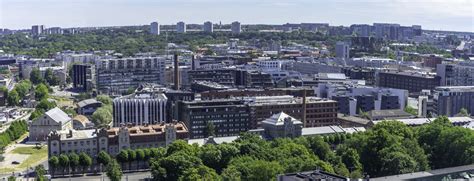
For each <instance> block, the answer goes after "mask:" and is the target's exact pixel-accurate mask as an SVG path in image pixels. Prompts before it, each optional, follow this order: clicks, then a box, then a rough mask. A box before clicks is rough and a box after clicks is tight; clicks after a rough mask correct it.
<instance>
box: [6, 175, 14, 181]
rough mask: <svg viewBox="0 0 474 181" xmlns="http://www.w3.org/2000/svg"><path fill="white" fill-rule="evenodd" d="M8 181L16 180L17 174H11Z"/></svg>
mask: <svg viewBox="0 0 474 181" xmlns="http://www.w3.org/2000/svg"><path fill="white" fill-rule="evenodd" d="M8 181H16V177H15V176H9V177H8Z"/></svg>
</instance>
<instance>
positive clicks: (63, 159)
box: [59, 154, 69, 175]
mask: <svg viewBox="0 0 474 181" xmlns="http://www.w3.org/2000/svg"><path fill="white" fill-rule="evenodd" d="M59 165H61V167H62V168H63V175H64V174H66V169H68V170H69V157H68V156H67V155H66V154H61V155H59Z"/></svg>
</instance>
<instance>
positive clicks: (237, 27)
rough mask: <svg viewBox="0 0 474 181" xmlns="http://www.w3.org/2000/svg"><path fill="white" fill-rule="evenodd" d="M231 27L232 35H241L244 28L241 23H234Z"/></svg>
mask: <svg viewBox="0 0 474 181" xmlns="http://www.w3.org/2000/svg"><path fill="white" fill-rule="evenodd" d="M230 26H231V27H230V30H231V31H232V33H234V34H239V33H241V32H242V27H241V25H240V22H238V21H234V22H232V24H231V25H230Z"/></svg>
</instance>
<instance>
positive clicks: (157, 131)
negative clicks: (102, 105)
mask: <svg viewBox="0 0 474 181" xmlns="http://www.w3.org/2000/svg"><path fill="white" fill-rule="evenodd" d="M177 139H188V129H187V127H186V126H185V125H184V124H182V123H180V122H173V123H168V124H164V123H162V124H155V125H145V126H133V127H132V126H128V127H127V126H123V127H115V128H110V129H105V128H104V129H99V130H97V129H88V130H72V129H70V130H63V131H53V132H51V134H49V136H48V156H49V157H51V156H59V155H60V154H70V153H77V154H78V153H81V152H85V153H87V154H88V155H90V156H91V157H93V158H94V157H97V155H98V154H99V152H100V151H106V152H108V153H109V154H110V155H112V156H115V155H117V154H118V153H119V152H120V151H121V150H124V149H132V150H133V149H140V148H156V147H164V146H166V145H169V144H171V143H172V142H173V141H175V140H177Z"/></svg>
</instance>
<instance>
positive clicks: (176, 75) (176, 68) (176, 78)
mask: <svg viewBox="0 0 474 181" xmlns="http://www.w3.org/2000/svg"><path fill="white" fill-rule="evenodd" d="M174 89H175V90H179V63H178V54H174Z"/></svg>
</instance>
